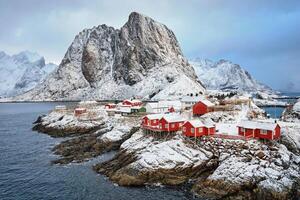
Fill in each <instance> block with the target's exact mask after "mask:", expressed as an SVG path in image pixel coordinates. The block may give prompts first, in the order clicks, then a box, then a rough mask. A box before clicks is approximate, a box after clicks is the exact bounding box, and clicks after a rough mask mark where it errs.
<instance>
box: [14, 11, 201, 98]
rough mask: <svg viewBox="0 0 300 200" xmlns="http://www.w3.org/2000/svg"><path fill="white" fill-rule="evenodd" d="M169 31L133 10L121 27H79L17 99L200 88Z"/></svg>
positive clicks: (161, 93)
mask: <svg viewBox="0 0 300 200" xmlns="http://www.w3.org/2000/svg"><path fill="white" fill-rule="evenodd" d="M203 90H204V87H203V86H202V84H201V82H200V81H198V80H197V76H196V74H195V72H194V69H193V67H191V65H189V63H188V62H187V60H186V59H185V58H184V56H183V54H182V52H181V49H180V46H179V44H178V41H177V39H176V37H175V35H174V33H173V32H172V31H171V30H169V29H168V28H167V27H166V26H165V25H163V24H160V23H158V22H156V21H154V20H153V19H151V18H149V17H146V16H144V15H141V14H139V13H136V12H133V13H131V14H130V16H129V19H128V21H127V22H126V23H125V25H124V26H123V27H121V29H114V28H113V27H109V26H107V25H100V26H97V27H93V28H92V29H85V30H83V31H82V32H80V33H79V34H78V35H77V36H76V37H75V39H74V41H73V42H72V44H71V46H70V47H69V48H68V50H67V52H66V54H65V56H64V58H63V60H62V62H61V64H60V66H59V67H58V69H57V71H56V72H55V73H53V74H52V75H51V76H50V77H49V78H48V79H47V80H46V81H45V82H44V83H43V84H41V85H39V86H38V87H36V88H35V89H34V90H33V91H30V92H29V93H27V94H25V95H23V96H20V97H18V98H19V99H40V100H46V99H52V100H57V99H85V98H89V99H93V98H94V99H118V98H128V97H132V96H140V97H142V98H144V99H148V98H154V99H155V98H156V99H158V98H166V97H168V98H173V97H178V96H181V95H185V94H186V93H191V92H193V93H196V92H197V93H198V92H203Z"/></svg>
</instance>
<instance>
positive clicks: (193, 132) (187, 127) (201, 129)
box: [182, 119, 216, 137]
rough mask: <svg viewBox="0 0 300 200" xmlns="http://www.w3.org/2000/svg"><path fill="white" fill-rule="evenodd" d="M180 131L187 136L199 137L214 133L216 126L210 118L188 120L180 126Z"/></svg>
mask: <svg viewBox="0 0 300 200" xmlns="http://www.w3.org/2000/svg"><path fill="white" fill-rule="evenodd" d="M182 133H183V134H184V135H185V136H187V137H201V136H203V135H213V134H215V133H216V126H215V124H214V123H213V121H212V120H199V119H198V120H190V121H186V122H185V123H184V124H183V126H182Z"/></svg>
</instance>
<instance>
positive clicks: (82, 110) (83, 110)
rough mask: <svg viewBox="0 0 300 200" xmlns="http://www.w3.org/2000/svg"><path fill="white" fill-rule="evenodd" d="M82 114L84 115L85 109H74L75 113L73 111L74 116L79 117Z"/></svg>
mask: <svg viewBox="0 0 300 200" xmlns="http://www.w3.org/2000/svg"><path fill="white" fill-rule="evenodd" d="M83 113H86V108H75V111H74V114H75V116H79V115H81V114H83Z"/></svg>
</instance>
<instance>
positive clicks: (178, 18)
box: [0, 0, 300, 92]
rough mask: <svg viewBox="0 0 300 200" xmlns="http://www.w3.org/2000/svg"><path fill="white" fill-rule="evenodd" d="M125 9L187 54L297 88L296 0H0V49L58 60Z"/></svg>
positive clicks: (121, 17) (299, 4)
mask: <svg viewBox="0 0 300 200" xmlns="http://www.w3.org/2000/svg"><path fill="white" fill-rule="evenodd" d="M132 11H137V12H141V13H143V14H145V15H148V16H150V17H152V18H154V19H155V20H157V21H160V22H162V23H164V24H166V25H167V26H168V27H169V28H170V29H172V30H173V31H174V33H175V34H176V36H177V39H178V40H179V42H180V44H181V47H182V50H183V52H184V54H185V55H186V57H188V58H194V57H199V58H208V59H211V60H214V61H217V60H219V59H228V60H231V61H232V62H234V63H237V64H240V65H241V66H242V67H244V68H245V69H247V70H248V71H249V72H250V73H251V74H252V75H253V76H254V77H255V78H256V79H258V80H259V81H261V82H264V83H266V84H268V85H270V86H271V87H273V88H275V89H280V90H285V91H297V92H299V91H300V1H298V0H295V1H292V0H291V1H289V0H281V1H277V0H268V1H266V0H247V1H246V0H245V1H244V0H243V1H241V0H226V1H225V0H206V1H204V0H106V1H105V0H89V1H84V0H51V1H46V0H26V1H25V0H0V27H1V29H0V50H4V51H6V52H7V53H9V54H14V53H17V52H19V51H22V50H25V49H26V50H31V51H35V52H38V53H39V54H41V55H43V56H44V57H45V58H46V60H48V61H52V62H55V63H59V62H60V60H61V59H62V57H63V56H64V53H65V52H66V50H67V48H68V46H69V45H70V43H71V42H72V40H73V39H74V37H75V35H76V34H77V33H78V32H80V31H81V30H82V29H84V28H90V27H93V26H96V25H99V24H104V23H105V24H107V25H110V26H114V27H116V28H119V27H121V26H122V25H123V24H124V23H125V22H126V20H127V18H128V15H129V13H130V12H132Z"/></svg>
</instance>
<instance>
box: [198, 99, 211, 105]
mask: <svg viewBox="0 0 300 200" xmlns="http://www.w3.org/2000/svg"><path fill="white" fill-rule="evenodd" d="M200 101H201V102H202V103H204V104H205V105H206V106H214V105H215V104H213V103H212V102H210V101H209V100H207V99H201V100H200Z"/></svg>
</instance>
